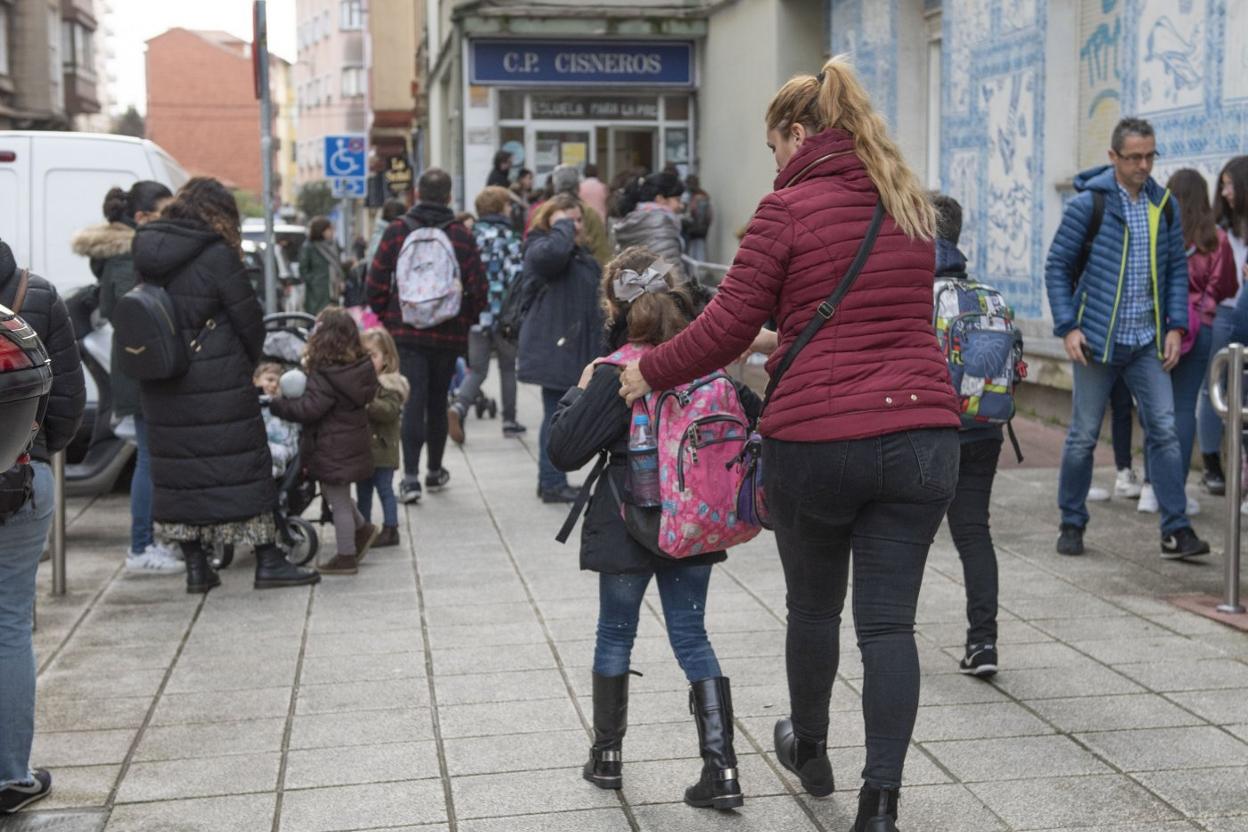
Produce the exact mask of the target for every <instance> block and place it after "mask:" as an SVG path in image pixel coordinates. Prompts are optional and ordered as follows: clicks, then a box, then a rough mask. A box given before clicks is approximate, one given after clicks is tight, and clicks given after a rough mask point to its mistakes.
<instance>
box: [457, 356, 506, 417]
mask: <svg viewBox="0 0 1248 832" xmlns="http://www.w3.org/2000/svg"><path fill="white" fill-rule="evenodd" d="M467 375H468V362H467V361H465V360H464V358H463V356H460V357H459V358H457V359H455V375H454V376H452V377H451V388H450V390H449V391H447V403H448V404H454V403H455V398H456V396H457V394H458V393H459V386H460V385H461V384H463V383H464V377H465V376H467ZM470 407H471V408H472V409H473V410H475V411H476V413H477V418H478V419H484V418H485V417H486V414H489V417H490V418H491V419H497V418H498V402H496V401H495V400H494V399H491V398H490V397H489V396H487V395H485V392H484V391H482V390H478V391H477V397H476V398H475V399H473V400H472V404H471V405H470Z"/></svg>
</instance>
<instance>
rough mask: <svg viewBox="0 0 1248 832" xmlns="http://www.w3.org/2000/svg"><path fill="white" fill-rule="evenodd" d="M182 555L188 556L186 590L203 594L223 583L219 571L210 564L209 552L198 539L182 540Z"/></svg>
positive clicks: (194, 593) (195, 593)
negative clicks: (218, 574) (218, 575)
mask: <svg viewBox="0 0 1248 832" xmlns="http://www.w3.org/2000/svg"><path fill="white" fill-rule="evenodd" d="M182 555H183V556H184V557H185V558H186V591H187V592H189V593H191V594H193V595H202V594H204V593H205V592H208V591H209V590H211V589H212V588H213V587H216V586H220V585H221V579H220V578H218V577H217V572H216V570H215V569H213V568H212V567H211V566H209V565H208V553H207V552H205V551H204V545H203V544H202V543H200V542H199V541H198V540H184V541H182Z"/></svg>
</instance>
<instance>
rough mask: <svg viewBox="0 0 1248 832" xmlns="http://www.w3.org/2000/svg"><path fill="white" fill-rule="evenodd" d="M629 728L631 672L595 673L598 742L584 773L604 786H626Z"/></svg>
mask: <svg viewBox="0 0 1248 832" xmlns="http://www.w3.org/2000/svg"><path fill="white" fill-rule="evenodd" d="M627 729H628V674H627V673H625V674H624V675H622V676H599V675H598V674H597V673H595V674H594V744H593V745H592V746H590V749H589V761H588V762H586V763H585V768H584V770H583V772H582V775H583V776H584V778H585V779H586V780H588V781H589V782H591V783H593V784H594V785H595V786H597V787H598V788H600V789H618V788H620V787H621V786H623V785H624V758H623V751H622V749H623V747H624V732H625V731H626V730H627Z"/></svg>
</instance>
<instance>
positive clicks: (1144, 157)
mask: <svg viewBox="0 0 1248 832" xmlns="http://www.w3.org/2000/svg"><path fill="white" fill-rule="evenodd" d="M1114 155H1115V156H1117V157H1118V158H1119V159H1121V160H1122V161H1124V162H1126V163H1128V164H1131V165H1138V164H1139V163H1140V162H1148V163H1149V164H1152V163H1153V162H1156V161H1157V157H1158V156H1160V155H1161V154H1160V153H1158V152H1157V151H1156V150H1154V151H1153V152H1152V153H1131V154H1129V155H1126V156H1124V155H1122V154H1121V153H1119V152H1118V151H1116V150H1115V151H1114Z"/></svg>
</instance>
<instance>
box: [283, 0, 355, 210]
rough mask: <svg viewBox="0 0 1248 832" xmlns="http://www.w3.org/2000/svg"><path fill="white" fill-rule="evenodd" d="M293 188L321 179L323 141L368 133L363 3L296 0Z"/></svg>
mask: <svg viewBox="0 0 1248 832" xmlns="http://www.w3.org/2000/svg"><path fill="white" fill-rule="evenodd" d="M295 16H296V21H297V24H298V27H299V31H298V50H299V51H298V60H297V61H296V63H295V77H294V82H295V100H296V102H297V105H298V110H299V123H298V146H297V147H298V150H297V153H296V158H297V160H298V165H297V168H298V170H297V184H299V185H304V184H306V183H308V182H316V181H320V180H322V179H324V178H325V175H324V165H325V158H324V156H325V150H324V137H325V136H337V135H346V134H367V133H368V131H369V128H370V126H371V118H370V112H369V107H368V92H369V58H370V55H369V51H370V50H369V37H368V13H367V7H366V4H365V2H364V0H298V2H297V3H296V5H295Z"/></svg>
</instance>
